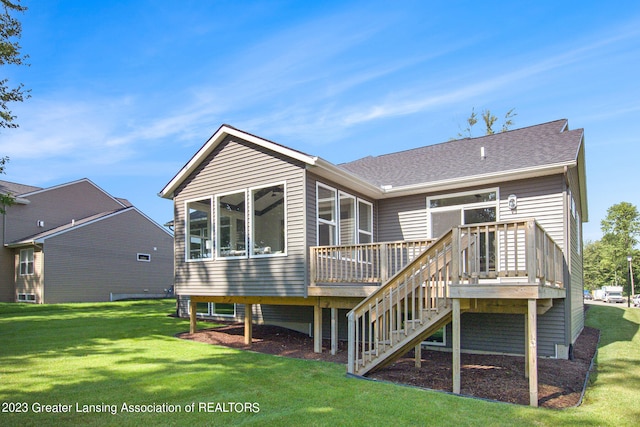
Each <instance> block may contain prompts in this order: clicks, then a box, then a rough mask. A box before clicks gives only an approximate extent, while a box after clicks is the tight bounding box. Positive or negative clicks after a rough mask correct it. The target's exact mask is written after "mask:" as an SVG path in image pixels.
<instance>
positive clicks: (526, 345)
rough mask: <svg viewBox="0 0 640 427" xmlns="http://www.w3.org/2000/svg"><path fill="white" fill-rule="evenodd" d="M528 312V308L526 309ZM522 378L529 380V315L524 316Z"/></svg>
mask: <svg viewBox="0 0 640 427" xmlns="http://www.w3.org/2000/svg"><path fill="white" fill-rule="evenodd" d="M527 310H528V308H527ZM524 333H525V337H524V377H525V378H529V339H528V336H529V335H528V334H529V315H528V314H525V315H524Z"/></svg>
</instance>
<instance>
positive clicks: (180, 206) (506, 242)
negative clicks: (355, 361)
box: [160, 120, 588, 358]
mask: <svg viewBox="0 0 640 427" xmlns="http://www.w3.org/2000/svg"><path fill="white" fill-rule="evenodd" d="M365 154H366V153H365ZM584 166H585V163H584V138H583V131H582V129H577V130H569V128H568V123H567V120H557V121H553V122H549V123H544V124H540V125H536V126H531V127H528V128H523V129H517V130H513V131H509V132H505V133H501V134H495V135H490V136H485V137H480V138H473V139H464V140H457V141H449V142H445V143H442V144H435V145H429V146H424V147H418V148H415V149H411V150H407V151H402V152H397V153H390V154H387V155H381V156H377V157H372V156H368V157H363V158H361V159H359V160H355V161H353V162H349V163H345V164H333V163H331V162H329V161H326V160H324V159H321V158H319V157H316V156H312V155H309V154H306V153H303V152H300V151H298V150H295V149H291V148H288V147H285V146H282V145H280V144H277V143H275V142H273V141H270V140H267V139H264V138H261V137H258V136H255V135H253V134H250V133H247V132H244V131H241V130H239V129H236V128H233V127H231V126H228V125H223V126H221V127H220V128H219V129H218V130H217V131H216V132H215V133H214V135H212V136H211V138H209V140H207V142H206V143H205V144H204V145H203V146H202V148H201V149H200V150H199V151H198V152H196V153H195V155H194V156H193V157H192V158H191V160H190V161H189V162H188V163H187V164H186V165H185V166H184V167H183V168H182V169H181V170H180V171H178V173H177V174H176V176H175V177H174V178H173V179H172V180H171V181H170V182H169V183H168V184H167V185H166V186H165V187H164V188H163V189H162V191H161V193H160V195H161V196H162V197H165V198H167V199H172V200H173V203H174V210H175V218H174V225H175V286H176V288H175V289H176V294H177V296H178V300H179V309H180V313H181V314H182V315H192V316H195V315H196V313H197V314H198V315H203V316H210V317H214V318H219V319H225V318H226V319H234V320H241V319H242V318H244V317H245V314H246V315H247V316H248V314H247V313H245V310H248V311H250V312H251V315H250V317H251V318H252V319H253V320H254V321H256V322H264V323H270V324H276V325H282V326H286V327H290V328H292V329H296V330H300V331H303V332H308V333H310V334H312V335H314V337H316V343H318V340H319V339H320V338H322V337H323V336H324V337H331V338H338V337H342V338H346V336H347V322H346V314H347V312H348V311H349V310H351V309H353V308H354V307H356V306H358V305H359V304H361V302H362V301H363V300H364V299H365V298H368V297H369V296H370V295H374V294H375V292H377V290H378V289H380V288H381V287H384V286H386V283H388V282H389V281H390V280H391V279H392V278H393V277H394V275H397V274H401V273H402V272H403V271H404V269H405V268H406V267H407V265H409V264H410V263H411V262H412V261H413V260H414V259H416V258H417V257H418V256H420V254H421V253H424V251H425V250H428V248H429V247H430V245H431V244H432V243H433V242H436V241H438V240H439V239H441V238H442V237H443V236H445V235H447V233H448V232H449V231H450V230H452V229H460V230H462V231H461V232H460V233H461V234H459V236H461V237H459V238H460V239H461V240H459V242H458V243H460V242H466V244H468V245H469V248H468V249H467V250H465V251H461V252H460V253H459V254H456V255H455V256H456V257H459V258H456V263H457V265H458V267H456V271H457V272H459V273H460V276H459V277H456V278H455V280H454V282H455V283H458V281H466V282H465V283H467V282H468V283H473V285H474V286H475V287H474V288H468V289H467V288H464V289H463V290H459V291H458V292H463V291H464V292H467V294H465V295H463V294H462V293H459V298H458V299H459V300H461V301H462V304H463V305H462V307H463V312H464V313H463V316H462V327H461V329H462V334H461V340H462V348H463V350H465V351H479V352H494V353H503V354H522V352H523V351H524V348H525V341H526V339H525V334H524V330H525V323H526V322H525V321H524V320H523V317H522V315H523V314H526V313H527V308H526V300H527V298H529V299H533V300H534V301H535V302H536V303H537V306H538V310H537V311H538V312H539V313H540V315H539V316H538V318H537V323H538V337H539V344H540V346H539V349H538V350H539V352H540V354H541V355H543V356H548V357H560V358H567V357H569V356H570V352H571V346H572V344H573V342H575V339H576V338H577V336H578V335H579V333H580V331H581V330H582V328H583V326H584V319H583V305H582V304H583V295H582V290H583V279H582V234H581V230H582V222H583V221H586V220H587V219H588V214H587V199H586V179H585V167H584ZM465 227H466V228H465ZM471 227H474V228H473V230H472V229H471ZM480 227H484V228H482V229H481V228H480ZM526 230H530V231H526ZM536 230H537V231H536ZM465 233H467V234H465ZM469 233H470V234H469ZM465 235H466V236H471V235H473V239H474V240H473V244H471V243H469V242H470V237H466V238H465V237H464V236H465ZM536 236H537V237H536ZM465 239H466V240H465ZM458 243H456V244H458ZM507 248H515V249H509V250H507ZM554 248H556V249H557V250H556V249H554ZM471 249H472V251H471ZM436 259H437V258H436ZM471 260H473V265H474V267H473V268H475V270H474V271H473V272H471V271H470V270H464V268H470V267H469V266H470V265H471ZM534 264H536V265H534ZM463 270H464V271H463ZM465 275H466V276H468V277H466V276H465ZM525 285H535V286H536V288H537V289H538V291H539V292H538V293H537V294H536V296H533V297H532V296H530V295H529V294H528V295H529V296H528V297H523V296H522V295H523V293H522V292H521V291H522V289H524V288H525V287H526V286H525ZM447 286H448V285H447ZM423 289H424V286H423ZM460 289H462V288H460ZM481 290H483V291H481ZM449 291H450V290H449V289H448V287H447V292H449ZM482 292H485V293H484V294H483V293H482ZM519 292H520V293H519ZM518 295H520V296H518ZM447 297H450V295H447ZM390 298H392V299H393V298H395V297H393V294H391V297H390ZM523 298H524V299H523ZM381 301H383V300H382V299H380V300H379V301H378V302H377V303H379V304H382V302H381ZM384 301H388V299H387V300H384ZM405 301H407V304H409V305H408V306H407V307H410V304H411V303H412V301H413V300H411V299H409V298H406V299H405ZM523 301H524V305H523ZM377 303H376V302H375V301H372V302H370V304H373V305H375V304H377ZM385 304H386V302H385ZM386 310H387V311H389V309H386ZM381 312H382V311H381V309H378V310H377V313H381ZM397 312H398V313H400V312H402V313H405V314H406V313H410V312H411V309H410V308H402V309H398V311H397ZM372 313H373V312H372ZM371 316H373V314H369V315H367V317H371ZM376 316H377V314H376ZM525 317H526V316H525ZM375 328H376V327H374V326H372V330H373V329H375ZM451 336H452V330H451V324H449V325H446V326H445V327H444V329H443V330H442V331H439V332H438V334H437V338H433V339H432V340H431V341H432V342H433V341H435V345H441V346H446V347H451V346H452V342H451ZM320 345H321V343H320ZM316 348H317V349H318V344H317V345H316Z"/></svg>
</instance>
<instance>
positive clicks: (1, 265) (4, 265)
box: [0, 214, 16, 302]
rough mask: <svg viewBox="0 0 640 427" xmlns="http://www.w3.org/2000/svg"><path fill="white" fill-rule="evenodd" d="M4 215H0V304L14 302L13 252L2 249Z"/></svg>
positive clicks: (4, 241) (3, 241)
mask: <svg viewBox="0 0 640 427" xmlns="http://www.w3.org/2000/svg"><path fill="white" fill-rule="evenodd" d="M4 219H5V217H4V215H3V214H0V221H2V222H0V302H13V301H15V298H16V295H15V285H14V283H15V279H14V273H13V272H14V270H13V265H14V262H15V261H14V254H13V250H11V249H7V248H5V247H4V243H6V240H5V238H4V224H5V222H4Z"/></svg>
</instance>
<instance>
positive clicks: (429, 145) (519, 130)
mask: <svg viewBox="0 0 640 427" xmlns="http://www.w3.org/2000/svg"><path fill="white" fill-rule="evenodd" d="M558 122H568V120H567V119H557V120H552V121H549V122H545V123H538V124H535V125H529V126H524V127H521V128H518V129H512V130H508V131H505V132H497V133H493V134H491V135H481V136H475V137H472V138H459V139H452V140H449V141H443V142H436V143H434V144H427V145H421V146H419V147H413V148H407V149H405V150H399V151H393V152H390V153H383V154H379V155H377V156H373V155H368V156H365V157H360V158H358V159H355V160H351V161H349V162H344V163H339V164H338V166H341V165H347V164H350V163H355V162H358V161H360V160H363V159H368V158H380V157H385V156H392V155H396V154H401V153H406V152H410V151H414V150H420V149H423V148H425V147H437V146H443V145H445V144H452V143H456V142H457V143H459V142H463V141H464V142H468V141H477V140H479V139H483V138H495V137H497V136H500V135H504V134H509V133H514V132H522V131H525V130H527V129H531V128H536V127H542V126H549V125H551V124H553V123H558Z"/></svg>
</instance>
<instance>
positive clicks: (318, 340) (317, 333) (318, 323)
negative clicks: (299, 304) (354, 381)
mask: <svg viewBox="0 0 640 427" xmlns="http://www.w3.org/2000/svg"><path fill="white" fill-rule="evenodd" d="M313 351H314V353H322V307H320V304H319V303H317V304H316V305H314V306H313Z"/></svg>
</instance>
